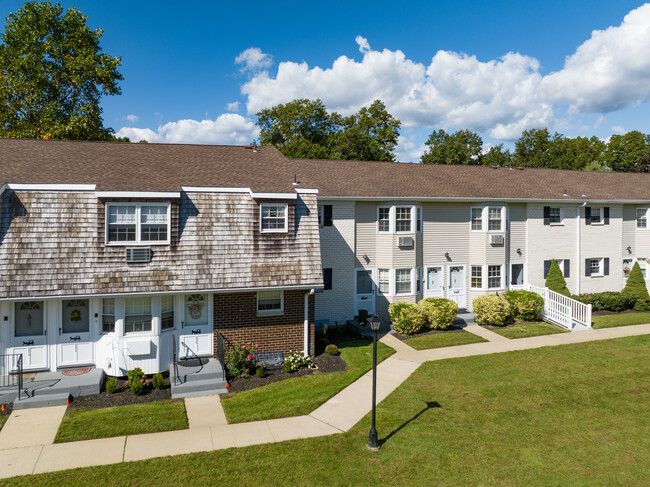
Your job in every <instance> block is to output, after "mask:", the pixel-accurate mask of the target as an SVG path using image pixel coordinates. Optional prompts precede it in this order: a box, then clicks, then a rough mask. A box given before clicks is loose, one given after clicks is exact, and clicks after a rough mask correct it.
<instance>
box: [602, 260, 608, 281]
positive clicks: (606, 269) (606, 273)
mask: <svg viewBox="0 0 650 487" xmlns="http://www.w3.org/2000/svg"><path fill="white" fill-rule="evenodd" d="M603 260H604V261H605V265H604V267H605V269H604V272H603V274H605V275H606V276H609V257H605V258H604V259H603Z"/></svg>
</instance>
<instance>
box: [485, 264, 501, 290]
mask: <svg viewBox="0 0 650 487" xmlns="http://www.w3.org/2000/svg"><path fill="white" fill-rule="evenodd" d="M500 287H502V286H501V266H500V265H489V266H488V288H489V289H498V288H500Z"/></svg>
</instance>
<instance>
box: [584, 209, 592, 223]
mask: <svg viewBox="0 0 650 487" xmlns="http://www.w3.org/2000/svg"><path fill="white" fill-rule="evenodd" d="M585 225H591V206H586V207H585Z"/></svg>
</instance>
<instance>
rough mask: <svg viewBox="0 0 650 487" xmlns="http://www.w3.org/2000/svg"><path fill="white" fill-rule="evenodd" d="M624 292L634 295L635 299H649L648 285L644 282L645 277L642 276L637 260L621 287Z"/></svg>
mask: <svg viewBox="0 0 650 487" xmlns="http://www.w3.org/2000/svg"><path fill="white" fill-rule="evenodd" d="M622 292H624V293H630V294H631V295H632V296H634V297H635V298H636V299H637V301H639V300H642V299H645V300H648V299H650V296H649V295H648V287H647V286H646V283H645V278H644V277H643V272H641V267H640V266H639V263H638V262H635V263H634V265H633V266H632V270H631V271H630V275H629V276H628V278H627V282H626V283H625V287H624V288H623V291H622Z"/></svg>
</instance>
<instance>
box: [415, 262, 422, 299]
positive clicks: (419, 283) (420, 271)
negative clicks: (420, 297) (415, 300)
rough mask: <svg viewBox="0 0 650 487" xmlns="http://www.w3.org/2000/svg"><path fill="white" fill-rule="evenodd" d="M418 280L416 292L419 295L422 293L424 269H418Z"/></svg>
mask: <svg viewBox="0 0 650 487" xmlns="http://www.w3.org/2000/svg"><path fill="white" fill-rule="evenodd" d="M416 274H417V280H416V281H415V282H416V284H415V287H416V292H417V293H418V294H419V293H421V292H422V267H418V268H417V272H416Z"/></svg>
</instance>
